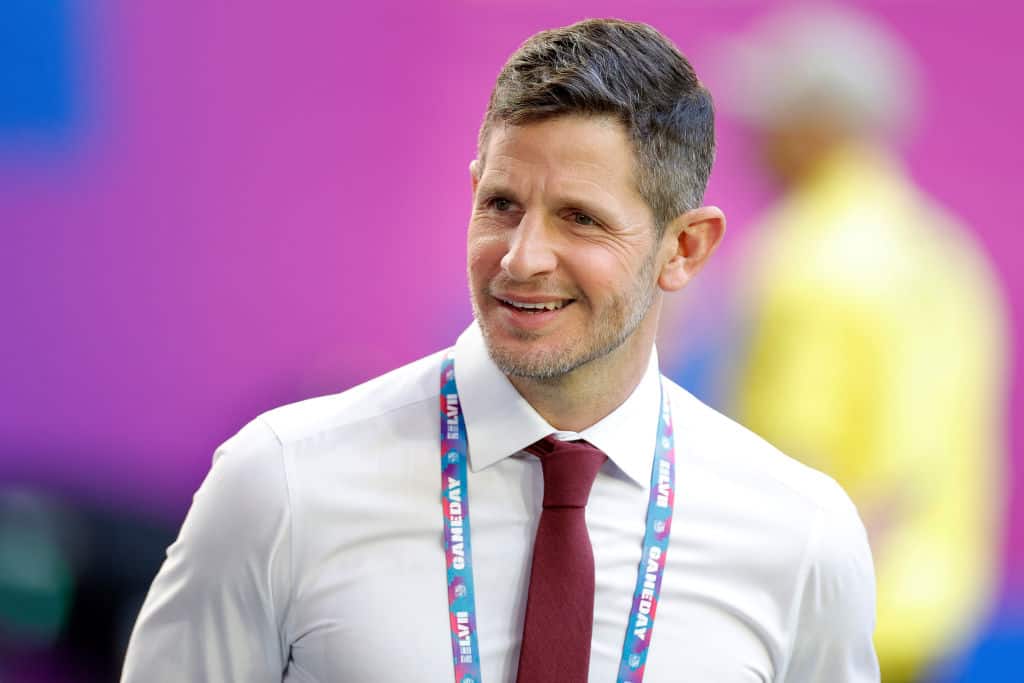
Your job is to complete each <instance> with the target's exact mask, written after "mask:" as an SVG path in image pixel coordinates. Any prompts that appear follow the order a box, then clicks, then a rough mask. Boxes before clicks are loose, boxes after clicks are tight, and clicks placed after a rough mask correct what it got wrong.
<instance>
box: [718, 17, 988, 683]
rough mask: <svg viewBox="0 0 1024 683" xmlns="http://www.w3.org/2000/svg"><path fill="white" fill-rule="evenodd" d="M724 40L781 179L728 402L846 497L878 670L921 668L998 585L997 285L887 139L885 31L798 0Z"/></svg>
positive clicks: (899, 119) (752, 259) (754, 272)
mask: <svg viewBox="0 0 1024 683" xmlns="http://www.w3.org/2000/svg"><path fill="white" fill-rule="evenodd" d="M731 54H732V55H734V60H733V63H732V68H731V69H730V71H731V72H732V74H733V78H732V80H733V81H734V83H733V87H732V90H733V91H734V94H733V95H732V97H727V98H725V99H726V102H727V103H729V104H731V108H732V109H733V110H734V111H735V112H736V113H737V114H739V115H740V116H741V117H742V119H743V120H744V122H745V123H746V124H747V125H748V128H749V129H750V132H751V133H752V134H753V135H752V138H753V139H754V140H755V141H756V142H757V147H758V149H759V151H760V153H761V154H760V156H761V159H762V161H763V166H764V170H765V171H766V172H767V173H768V174H769V175H770V176H771V178H772V179H773V180H775V181H776V183H777V184H778V186H779V187H780V189H781V190H782V193H781V197H780V199H779V201H778V202H777V203H776V204H775V205H774V206H773V207H772V208H771V209H770V210H769V212H768V213H767V214H766V215H765V216H764V218H763V220H762V221H761V222H760V225H759V226H758V229H757V231H756V232H755V239H754V240H753V242H752V245H751V248H750V249H749V250H748V252H749V257H748V258H746V259H744V260H743V267H742V268H739V269H738V274H739V276H740V277H739V282H740V288H741V289H742V294H741V297H739V298H740V299H741V300H742V303H741V305H740V306H739V307H738V308H739V315H738V316H737V317H738V318H739V319H740V320H741V321H742V322H741V323H740V324H739V325H737V327H739V328H742V329H744V330H746V331H747V332H748V335H749V337H748V338H747V339H746V340H745V342H744V343H743V344H739V345H737V347H738V348H737V350H736V352H735V353H733V354H731V355H726V356H725V357H724V358H723V360H724V363H723V365H724V366H727V367H728V371H727V373H726V374H728V375H729V376H730V377H731V378H733V380H734V386H733V389H732V394H733V395H732V398H731V401H729V402H730V403H731V406H730V407H731V409H732V410H733V411H734V412H733V413H732V414H735V415H737V416H738V417H739V419H741V420H742V421H743V423H744V424H745V425H748V426H749V427H751V428H752V429H754V430H755V431H756V432H757V433H758V434H760V435H762V436H764V437H765V438H767V439H769V440H770V441H771V442H772V443H773V444H776V445H778V446H779V447H781V448H783V449H785V451H786V452H787V453H789V454H790V455H792V456H793V457H796V458H799V459H800V460H801V461H803V462H805V463H807V464H809V465H811V466H813V467H816V468H820V469H821V470H822V471H824V472H826V473H828V474H829V475H830V476H833V477H835V478H836V479H837V480H838V481H839V482H840V483H841V484H842V485H843V487H844V488H845V490H846V491H847V492H848V493H849V494H850V496H851V497H852V499H853V500H854V501H856V503H857V507H858V509H859V510H860V512H861V514H862V515H863V518H864V520H865V522H866V525H867V528H868V532H869V534H870V539H871V547H872V549H873V551H874V559H875V567H876V573H877V577H878V584H877V585H878V628H877V631H876V641H877V647H878V650H877V651H878V655H879V660H880V663H881V670H882V672H883V673H884V678H885V680H886V681H888V682H891V683H903V682H906V681H918V680H924V679H925V678H927V676H928V671H929V669H931V668H933V667H934V666H935V665H936V663H937V662H939V661H940V660H941V659H942V658H943V657H948V656H949V655H950V654H951V653H955V652H957V651H959V650H960V649H961V648H963V647H964V645H965V641H966V640H967V639H969V638H970V637H971V636H972V635H973V632H974V631H975V629H977V627H978V626H979V625H980V623H981V622H982V619H983V618H984V617H985V616H986V614H987V612H988V611H989V610H990V608H991V605H992V600H993V596H994V595H995V589H996V587H997V586H998V563H999V545H1000V536H1001V528H1000V527H1001V524H1000V517H1001V515H1002V507H1003V505H1002V502H1003V499H1004V486H1003V485H1002V483H1001V482H1002V478H1003V474H1002V470H1003V469H1004V465H1003V461H1004V458H1005V455H1004V444H1003V443H1002V440H1003V436H1002V435H1003V433H1004V428H1003V424H1004V420H1005V400H1006V394H1005V377H1006V372H1005V367H1006V348H1007V343H1006V332H1005V330H1006V321H1005V309H1004V304H1003V301H1002V297H1001V294H1000V291H999V286H998V284H997V282H996V279H995V277H994V275H993V273H992V271H991V268H990V266H989V264H988V262H987V258H986V257H985V255H984V252H983V250H982V249H981V248H980V246H979V245H978V244H977V241H976V239H975V238H974V237H973V235H972V234H971V231H970V230H969V229H967V228H966V227H965V226H963V225H962V224H961V223H960V222H959V221H958V220H957V219H956V218H955V217H953V216H951V215H949V214H948V213H947V212H946V211H945V210H944V209H943V208H941V207H940V206H938V205H937V203H936V202H935V200H934V199H933V198H931V197H929V196H928V195H927V194H926V193H925V192H923V191H922V190H921V189H920V188H919V187H917V186H916V185H915V184H914V182H913V181H912V179H911V178H910V177H909V174H908V173H907V171H906V169H905V168H904V167H903V164H902V161H901V160H900V159H899V155H898V154H897V152H898V148H897V147H896V145H894V144H893V142H894V139H895V138H896V137H897V135H896V134H897V133H899V132H900V130H901V129H902V128H905V127H907V126H908V124H909V123H910V121H909V119H910V116H909V112H911V111H913V110H914V109H915V106H914V105H915V104H917V103H915V101H914V100H915V98H914V94H915V91H916V90H917V89H916V88H915V87H914V86H915V84H916V80H917V79H916V78H915V77H914V76H915V72H916V69H915V67H916V64H915V61H914V59H913V58H912V55H910V54H908V52H907V50H906V49H905V48H904V46H903V45H902V44H901V41H900V39H899V37H898V36H895V35H891V34H890V32H889V31H887V30H885V27H884V26H882V25H879V24H877V23H876V22H874V21H872V20H870V18H868V17H866V16H862V15H860V14H859V13H857V12H855V11H852V10H850V9H846V8H838V7H827V8H821V9H818V10H816V11H813V12H809V11H807V8H801V11H800V12H782V13H779V14H777V15H769V16H768V17H767V18H766V20H764V21H762V22H760V23H758V24H756V25H755V26H754V28H753V30H751V31H748V32H746V33H745V34H744V35H743V36H742V37H740V38H738V39H737V41H736V46H735V49H734V50H733V51H732V52H731ZM802 65H813V66H812V67H808V66H803V68H800V67H801V66H802ZM726 92H729V90H728V89H727V90H726ZM719 312H721V311H719Z"/></svg>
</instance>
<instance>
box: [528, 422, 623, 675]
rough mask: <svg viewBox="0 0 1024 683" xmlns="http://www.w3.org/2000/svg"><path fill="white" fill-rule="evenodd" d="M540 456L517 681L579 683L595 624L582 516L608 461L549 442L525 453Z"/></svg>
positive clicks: (576, 444)
mask: <svg viewBox="0 0 1024 683" xmlns="http://www.w3.org/2000/svg"><path fill="white" fill-rule="evenodd" d="M526 450H527V451H528V452H530V453H532V454H534V455H536V456H537V457H538V458H540V464H541V469H542V470H543V471H544V504H543V508H544V509H543V511H542V512H541V515H540V523H539V524H538V525H537V537H536V539H535V540H534V542H533V566H532V568H531V569H530V592H529V594H528V595H527V598H526V623H525V624H524V626H523V646H522V649H521V650H520V652H519V674H518V676H517V678H516V681H517V683H546V682H548V681H550V682H551V683H556V682H557V683H586V681H587V673H588V670H589V668H590V634H591V630H592V628H593V622H594V553H593V550H592V549H591V547H590V535H589V534H588V533H587V522H586V518H585V511H586V506H587V499H588V498H589V497H590V488H591V487H592V486H593V485H594V478H595V477H596V476H597V471H598V470H599V469H600V468H601V463H603V462H604V461H605V459H606V458H607V456H606V455H605V454H604V453H602V452H601V451H600V450H598V449H597V448H595V447H594V446H592V445H590V444H589V443H587V442H585V441H559V440H558V439H556V438H554V437H553V436H549V437H547V438H544V439H541V440H540V441H538V442H537V443H535V444H533V445H532V446H530V447H528V448H527V449H526Z"/></svg>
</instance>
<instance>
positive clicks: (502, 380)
mask: <svg viewBox="0 0 1024 683" xmlns="http://www.w3.org/2000/svg"><path fill="white" fill-rule="evenodd" d="M455 380H456V383H457V385H458V388H459V395H460V403H461V405H462V411H463V415H464V417H465V420H466V436H467V438H468V441H469V465H470V468H471V469H472V470H473V471H474V472H478V471H480V470H482V469H485V468H487V467H490V466H491V465H493V464H494V463H496V462H498V461H500V460H502V459H504V458H507V457H508V456H510V455H513V454H515V453H517V452H519V451H521V450H523V449H524V448H526V447H527V446H529V445H530V444H532V443H533V442H534V441H538V440H540V439H543V438H544V437H545V436H547V435H549V434H552V433H555V432H556V430H555V428H554V427H552V426H551V425H550V424H548V422H547V421H546V420H545V419H544V418H543V417H541V416H540V414H538V413H537V411H536V410H534V409H533V406H531V405H530V404H529V403H528V402H527V401H526V399H524V398H523V397H522V396H521V395H520V394H519V392H518V391H516V388H515V387H514V386H512V383H511V382H509V380H508V378H507V377H506V376H505V375H504V373H502V371H501V370H500V369H499V368H498V366H497V365H495V364H494V361H493V360H491V356H490V354H488V353H487V347H486V345H485V343H484V339H483V335H482V334H481V332H480V328H479V326H478V325H477V324H476V322H474V323H473V324H471V325H470V326H469V328H467V329H466V331H465V332H463V333H462V334H461V335H460V336H459V339H458V341H457V342H456V343H455ZM660 410H661V383H660V373H659V372H658V353H657V349H652V350H651V358H650V361H649V362H648V364H647V369H646V370H645V371H644V375H643V377H642V378H641V379H640V383H639V384H638V385H637V387H636V389H634V390H633V393H632V394H630V395H629V398H627V399H626V400H625V401H624V402H623V404H622V405H620V406H619V407H618V408H616V409H615V410H614V411H612V412H611V413H610V414H609V415H608V416H607V417H605V418H603V419H602V420H600V421H599V422H597V423H596V424H594V425H592V426H590V427H588V428H586V429H584V430H583V431H582V432H580V433H579V435H578V438H581V439H586V440H587V441H589V442H590V443H592V444H593V445H595V446H597V447H598V448H600V449H601V450H602V451H604V452H605V453H606V454H607V455H608V459H609V460H611V461H612V462H613V463H614V464H615V465H616V466H617V467H618V468H619V469H620V470H622V472H623V473H625V474H626V476H628V477H629V478H630V479H632V480H633V481H634V482H636V483H637V484H640V485H641V486H643V485H646V484H647V483H648V482H649V480H650V476H651V460H652V458H653V457H654V445H655V441H656V439H657V429H658V416H659V413H660ZM556 436H558V437H560V438H565V437H573V436H574V435H572V434H571V433H566V432H558V433H557V434H556Z"/></svg>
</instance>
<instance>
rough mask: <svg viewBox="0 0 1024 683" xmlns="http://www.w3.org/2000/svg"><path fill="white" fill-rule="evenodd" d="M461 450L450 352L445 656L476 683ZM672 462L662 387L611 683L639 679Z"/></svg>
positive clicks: (444, 415)
mask: <svg viewBox="0 0 1024 683" xmlns="http://www.w3.org/2000/svg"><path fill="white" fill-rule="evenodd" d="M468 452H469V447H468V442H467V439H466V421H465V419H464V418H463V415H462V406H461V404H460V403H459V392H458V388H457V387H456V385H455V359H454V357H453V355H452V353H451V352H449V353H448V354H447V355H446V356H445V359H444V361H443V363H442V365H441V505H442V508H443V511H444V550H445V560H446V563H447V567H448V574H447V578H448V608H449V623H450V628H451V639H452V662H453V664H454V668H455V683H482V678H481V675H480V648H479V645H478V643H477V624H476V600H475V598H474V591H473V562H472V552H471V545H470V527H469V486H468V484H469V481H468V476H467V466H468V462H467V461H468ZM675 469H676V462H675V440H674V437H673V429H672V414H671V410H670V408H669V402H668V394H667V393H666V392H665V388H664V386H662V388H661V414H660V416H659V419H658V439H657V444H656V446H655V449H654V465H653V467H652V468H651V496H650V500H649V502H648V505H647V529H646V531H645V533H644V541H643V551H642V553H641V556H640V567H639V569H638V571H637V579H636V589H635V591H634V592H633V606H632V609H631V610H630V613H629V621H628V622H627V623H626V637H625V642H624V643H623V646H622V660H621V662H620V664H619V674H618V676H617V677H616V680H617V682H618V683H640V682H641V681H643V678H644V668H645V667H646V665H647V652H648V650H649V649H650V644H651V635H652V633H653V631H654V615H655V614H656V613H657V611H658V596H659V594H660V593H661V580H662V577H663V576H664V574H665V561H666V558H667V555H668V542H669V535H670V533H671V530H672V509H673V505H674V502H675Z"/></svg>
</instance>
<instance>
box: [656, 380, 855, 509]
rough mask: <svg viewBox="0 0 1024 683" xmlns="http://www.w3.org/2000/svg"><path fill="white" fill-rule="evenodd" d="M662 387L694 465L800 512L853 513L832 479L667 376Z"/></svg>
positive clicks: (680, 438) (680, 439)
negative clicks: (785, 452) (778, 447)
mask: <svg viewBox="0 0 1024 683" xmlns="http://www.w3.org/2000/svg"><path fill="white" fill-rule="evenodd" d="M665 386H666V390H667V391H668V392H669V397H670V400H671V402H672V414H673V421H674V423H675V429H676V433H677V435H678V436H677V441H678V442H679V443H680V447H681V450H682V452H683V453H684V454H685V457H687V458H688V459H689V461H690V462H691V463H692V464H693V466H694V467H696V468H698V469H700V470H702V471H705V472H707V473H708V474H710V475H713V476H714V477H715V478H716V479H720V480H724V481H730V482H733V484H734V485H736V486H739V487H742V488H744V489H749V490H750V492H751V493H755V491H756V492H758V493H759V495H758V496H757V497H756V498H760V499H761V500H762V502H773V501H774V502H778V503H780V504H781V503H783V502H786V503H788V504H789V505H795V506H796V507H799V508H802V509H803V510H804V512H806V511H808V510H816V511H821V512H824V511H831V512H834V513H836V514H853V516H854V517H856V510H855V509H854V508H853V503H852V502H850V499H849V497H848V496H847V495H846V492H845V491H843V489H842V488H841V487H840V486H839V484H837V483H836V482H835V480H834V479H832V478H831V477H829V476H827V475H825V474H823V473H821V472H819V471H817V470H815V469H813V468H811V467H808V466H807V465H804V464H803V463H801V462H799V461H797V460H795V459H793V458H791V457H789V456H787V455H785V454H784V453H782V452H781V451H779V449H777V448H775V447H774V446H773V445H771V444H770V443H768V442H767V441H765V440H764V439H763V438H761V437H760V436H758V435H757V434H755V433H754V432H752V431H750V430H749V429H747V428H746V427H744V426H742V425H740V424H739V423H737V422H735V421H734V420H732V419H731V418H729V417H727V416H725V415H723V414H722V413H719V412H718V411H717V410H715V409H713V408H711V407H710V406H708V405H706V404H704V403H703V402H701V401H700V400H699V399H697V398H696V397H695V396H693V395H692V394H690V393H689V392H687V391H686V390H685V389H683V388H681V387H680V386H679V385H677V384H676V383H674V382H672V381H671V380H668V379H666V380H665ZM764 499H770V500H768V501H766V500H764ZM775 507H777V506H774V505H770V506H769V509H774V508H775Z"/></svg>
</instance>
